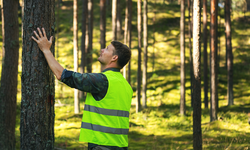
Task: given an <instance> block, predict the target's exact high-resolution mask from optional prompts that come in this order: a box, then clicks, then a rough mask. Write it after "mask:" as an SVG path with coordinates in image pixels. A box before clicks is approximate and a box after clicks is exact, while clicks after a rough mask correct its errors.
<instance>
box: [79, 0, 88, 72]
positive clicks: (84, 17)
mask: <svg viewBox="0 0 250 150" xmlns="http://www.w3.org/2000/svg"><path fill="white" fill-rule="evenodd" d="M87 2H88V0H83V1H82V7H83V9H82V28H81V30H82V37H81V53H82V56H81V67H80V72H81V73H85V66H86V53H85V51H86V47H85V40H86V20H87V17H88V16H87V11H88V8H87Z"/></svg>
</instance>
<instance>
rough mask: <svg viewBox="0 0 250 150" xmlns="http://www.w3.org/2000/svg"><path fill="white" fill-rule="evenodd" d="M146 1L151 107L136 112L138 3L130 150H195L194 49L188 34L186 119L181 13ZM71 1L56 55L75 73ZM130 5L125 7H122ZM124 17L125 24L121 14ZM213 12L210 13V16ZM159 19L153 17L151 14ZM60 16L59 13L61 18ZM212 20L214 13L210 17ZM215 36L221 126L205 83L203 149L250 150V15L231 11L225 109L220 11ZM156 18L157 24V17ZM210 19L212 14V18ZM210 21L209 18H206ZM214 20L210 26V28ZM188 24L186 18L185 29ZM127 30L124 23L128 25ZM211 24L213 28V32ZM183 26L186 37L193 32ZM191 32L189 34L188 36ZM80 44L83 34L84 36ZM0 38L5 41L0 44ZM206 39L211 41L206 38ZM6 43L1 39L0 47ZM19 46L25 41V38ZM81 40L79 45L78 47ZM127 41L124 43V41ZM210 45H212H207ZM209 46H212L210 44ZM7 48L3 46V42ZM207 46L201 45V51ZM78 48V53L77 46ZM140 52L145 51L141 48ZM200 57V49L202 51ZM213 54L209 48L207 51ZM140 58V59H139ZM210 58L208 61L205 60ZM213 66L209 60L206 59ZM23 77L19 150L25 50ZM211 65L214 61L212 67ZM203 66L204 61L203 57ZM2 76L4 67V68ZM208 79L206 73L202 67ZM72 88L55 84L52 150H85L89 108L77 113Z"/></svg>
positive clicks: (96, 23) (96, 28) (96, 31)
mask: <svg viewBox="0 0 250 150" xmlns="http://www.w3.org/2000/svg"><path fill="white" fill-rule="evenodd" d="M154 2H155V1H154V0H149V2H148V5H149V6H148V11H149V12H148V17H149V21H148V42H149V46H148V86H147V89H148V90H147V98H148V99H147V105H148V107H147V108H145V109H143V110H142V111H141V112H139V113H136V110H135V103H136V98H135V97H136V93H135V91H136V84H137V82H136V72H137V54H138V53H137V45H138V44H137V25H136V24H137V23H136V20H137V17H136V14H137V12H136V5H137V2H136V0H133V15H132V16H133V21H132V24H133V25H132V27H133V31H132V40H133V41H132V47H131V49H132V60H131V66H132V68H131V69H132V74H131V85H132V87H133V90H134V95H133V100H132V108H131V112H130V131H129V136H128V137H129V149H130V150H161V149H162V150H165V149H166V150H169V149H173V150H175V149H181V150H184V149H187V150H191V149H193V146H192V144H193V140H192V139H193V126H192V124H193V117H192V113H193V111H192V107H191V100H190V76H189V72H190V69H189V47H188V45H189V44H188V42H189V39H188V34H186V116H185V117H182V116H180V113H179V110H180V108H179V101H180V44H179V34H180V31H179V22H180V6H179V5H177V4H167V2H165V4H163V2H162V1H159V0H158V1H156V3H154ZM79 3H80V4H79V15H78V16H79V29H81V28H80V26H81V23H80V20H81V8H82V6H81V2H79ZM98 3H99V1H94V23H93V25H94V35H93V62H94V63H93V72H99V71H100V66H99V65H98V62H97V61H96V60H97V57H98V53H99V50H100V44H99V37H100V30H99V20H100V12H99V4H98ZM72 5H73V1H72V0H64V2H63V4H62V5H61V10H60V11H59V23H58V24H59V29H58V30H57V31H59V32H58V33H59V35H58V36H59V38H58V48H59V49H58V51H59V52H58V51H57V47H56V56H58V57H57V59H58V61H59V62H60V63H61V64H62V66H63V67H65V68H67V69H69V70H73V9H72V8H73V7H72ZM123 6H125V1H124V5H123ZM122 10H123V13H122V15H123V17H124V14H125V13H124V12H125V11H124V8H122ZM207 10H210V9H207ZM154 12H155V14H154ZM56 14H58V11H56ZM208 14H209V13H208ZM219 14H220V15H219V17H218V22H219V25H218V26H219V29H218V36H219V37H218V39H219V44H218V45H219V46H218V54H219V57H218V59H219V61H218V62H219V64H218V66H219V68H218V71H219V75H218V81H219V83H218V99H219V109H218V118H219V119H218V121H214V122H210V116H209V109H205V108H204V103H203V99H204V98H203V95H204V93H203V81H202V115H201V117H202V141H203V142H202V146H203V149H204V150H214V149H227V150H235V149H238V150H246V149H250V125H249V124H248V122H247V121H248V116H247V113H248V112H250V99H249V96H250V88H249V87H250V86H249V85H250V81H249V80H248V79H249V75H250V67H249V65H250V37H249V35H250V13H249V12H247V13H246V14H245V17H244V16H243V13H240V12H234V14H233V15H232V47H233V54H234V81H233V82H234V105H233V106H227V70H226V68H225V62H226V61H225V34H224V17H223V14H224V13H223V10H222V9H220V11H219ZM154 16H156V18H155V21H154V22H153V17H154ZM186 16H188V12H187V9H186ZM208 17H209V15H208ZM209 18H210V17H209ZM209 20H210V19H208V21H209ZM187 21H188V17H186V22H187ZM123 24H124V22H123ZM209 24H210V23H208V29H209ZM187 25H188V24H187V23H186V31H187V30H188V26H187ZM111 28H112V27H111V4H110V5H109V6H107V45H108V44H109V43H110V42H111V38H112V37H111V36H112V34H111ZM186 33H188V32H186ZM79 37H81V32H80V30H79ZM1 39H2V37H1ZM208 39H209V37H208ZM1 41H2V40H1ZM20 41H21V39H20ZM80 41H81V38H79V45H81V43H80ZM120 41H123V40H120ZM209 41H210V40H208V43H209ZM208 45H209V44H208ZM0 46H2V43H0ZM202 46H203V44H202ZM79 47H80V46H79ZM142 50H143V49H142ZM201 52H203V47H202V48H201ZM208 52H209V46H208ZM142 58H143V57H142ZM208 58H209V57H208ZM208 60H209V59H208ZM19 62H20V63H19V64H20V65H19V76H18V80H19V83H18V96H17V98H18V103H17V110H18V111H17V118H16V120H17V121H16V148H17V149H20V130H19V128H20V105H21V104H20V103H21V79H20V78H21V70H22V69H21V46H20V61H19ZM208 62H209V61H208ZM201 64H203V56H201ZM0 69H1V68H0ZM201 77H202V80H203V67H202V68H201ZM73 93H74V92H73V89H71V88H68V87H66V86H65V85H63V84H62V83H60V82H56V97H55V99H56V107H55V115H56V116H55V147H56V148H55V149H76V150H78V149H79V150H81V149H82V150H87V143H82V142H79V141H78V138H79V132H80V124H81V117H82V111H83V106H84V101H83V100H81V109H82V110H81V114H74V106H73V104H74V102H73V101H74V98H73V96H74V94H73Z"/></svg>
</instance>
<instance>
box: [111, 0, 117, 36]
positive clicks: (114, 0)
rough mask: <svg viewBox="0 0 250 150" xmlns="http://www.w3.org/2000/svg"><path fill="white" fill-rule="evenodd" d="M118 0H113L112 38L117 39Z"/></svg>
mask: <svg viewBox="0 0 250 150" xmlns="http://www.w3.org/2000/svg"><path fill="white" fill-rule="evenodd" d="M116 20H117V0H112V34H113V37H112V40H113V41H114V40H117V21H116Z"/></svg>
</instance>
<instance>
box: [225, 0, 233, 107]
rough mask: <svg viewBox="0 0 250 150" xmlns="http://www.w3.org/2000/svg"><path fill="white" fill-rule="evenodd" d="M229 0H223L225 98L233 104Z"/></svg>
mask: <svg viewBox="0 0 250 150" xmlns="http://www.w3.org/2000/svg"><path fill="white" fill-rule="evenodd" d="M230 8H231V1H230V0H226V1H225V14H226V16H225V26H226V51H227V99H228V106H230V105H233V104H234V96H233V53H232V43H231V18H230V15H231V12H230Z"/></svg>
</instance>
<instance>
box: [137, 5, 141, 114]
mask: <svg viewBox="0 0 250 150" xmlns="http://www.w3.org/2000/svg"><path fill="white" fill-rule="evenodd" d="M141 22H142V14H141V0H138V1H137V31H138V68H137V91H136V96H137V103H136V112H139V111H141V43H142V39H141V31H142V29H141Z"/></svg>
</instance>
